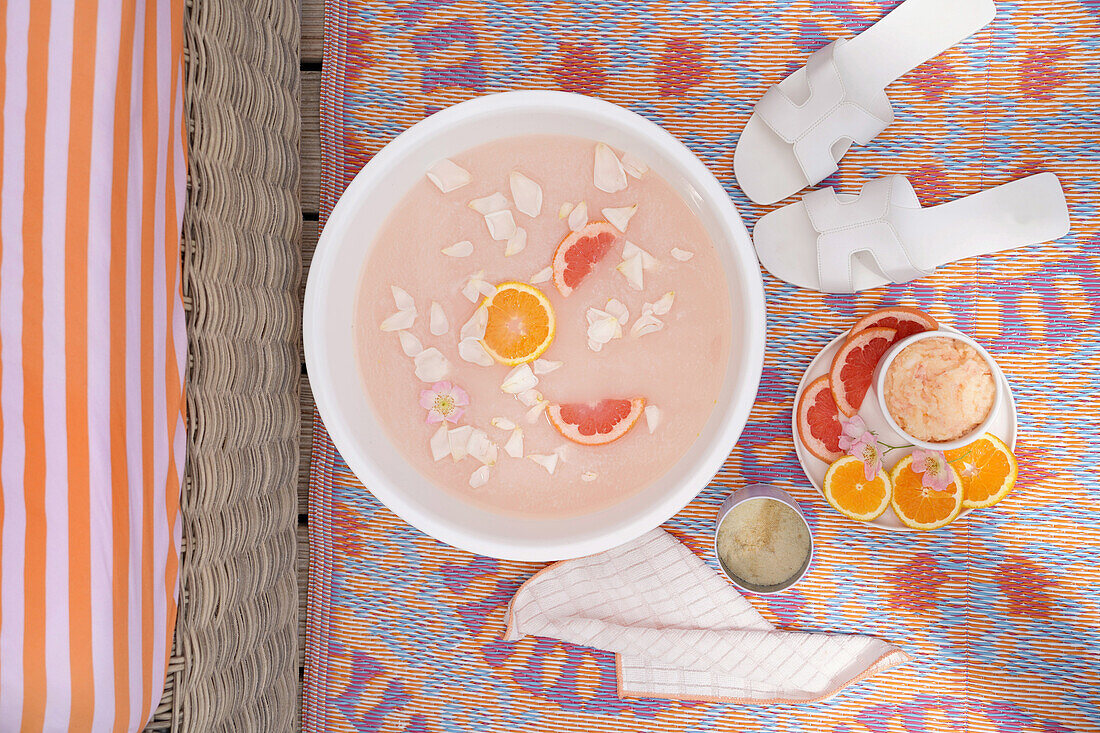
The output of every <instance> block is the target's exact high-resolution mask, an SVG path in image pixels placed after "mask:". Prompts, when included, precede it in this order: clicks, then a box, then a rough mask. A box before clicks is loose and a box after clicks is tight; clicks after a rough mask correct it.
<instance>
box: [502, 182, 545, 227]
mask: <svg viewBox="0 0 1100 733" xmlns="http://www.w3.org/2000/svg"><path fill="white" fill-rule="evenodd" d="M508 185H509V186H511V188H512V201H515V202H516V208H517V209H519V210H520V211H522V212H523V213H524V214H527V216H532V217H534V216H538V215H539V213H540V212H541V211H542V186H540V185H539V184H537V183H535V182H534V181H532V180H531V179H530V178H528V177H527V176H525V175H523V174H522V173H520V172H519V171H512V173H511V175H509V176H508Z"/></svg>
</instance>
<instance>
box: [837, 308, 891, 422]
mask: <svg viewBox="0 0 1100 733" xmlns="http://www.w3.org/2000/svg"><path fill="white" fill-rule="evenodd" d="M896 336H897V331H895V330H894V329H892V328H868V329H864V330H863V331H860V332H859V333H857V334H853V335H851V336H849V337H848V339H847V340H846V341H845V342H844V344H843V345H842V346H841V347H840V350H839V351H837V352H836V356H834V357H833V364H832V366H831V367H830V369H829V386H830V387H831V388H832V390H833V399H834V400H836V406H837V408H838V409H839V410H840V411H841V412H842V413H844V414H845V415H847V416H848V417H851V416H852V415H855V414H856V413H858V412H859V408H860V406H861V405H862V404H863V398H864V397H866V396H867V390H868V389H870V388H871V378H872V376H873V375H874V373H875V367H876V366H878V362H879V359H881V358H882V355H883V354H885V353H886V350H887V349H889V348H890V346H891V345H893V343H894V339H895V338H896Z"/></svg>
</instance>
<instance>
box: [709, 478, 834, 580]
mask: <svg viewBox="0 0 1100 733" xmlns="http://www.w3.org/2000/svg"><path fill="white" fill-rule="evenodd" d="M746 501H778V502H779V503H781V504H786V505H787V506H789V507H790V508H792V509H794V510H795V511H796V512H798V516H799V517H801V518H802V523H803V524H805V525H806V533H807V534H808V535H809V536H810V554H809V555H807V556H806V562H805V563H804V564H803V565H802V567H801V568H800V569H799V571H798V572H797V573H795V574H794V575H792V576H791V577H790V578H789V579H787V580H786V581H784V582H783V583H780V584H779V585H768V586H759V585H752V584H750V583H748V582H746V581H745V580H744V579H743V578H740V577H738V576H737V575H736V574H734V573H733V572H732V571H730V569H729V568H727V567H726V564H725V563H724V562H722V556H721V555H720V554H719V553H718V530H719V529H721V527H722V520H723V519H725V518H726V515H727V514H729V513H730V512H731V511H732V510H733V508H734V507H735V506H737V505H738V504H743V503H745V502H746ZM714 556H715V557H717V558H718V567H720V568H722V572H723V573H725V575H726V577H727V578H729V580H730V582H731V583H733V584H734V585H736V586H737V587H738V588H740V589H741V590H744V591H748V592H749V593H755V594H757V595H772V594H774V593H782V592H783V591H785V590H787V589H789V588H793V587H794V586H795V585H796V584H797V583H798V581H800V580H802V578H803V577H805V575H806V573H807V572H808V571H809V569H810V566H811V565H813V562H814V533H813V530H811V529H810V523H809V522H807V521H806V515H805V514H803V513H802V509H801V508H799V506H798V502H797V501H795V500H794V497H792V496H791V495H790V494H788V493H787V492H786V491H783V490H782V489H777V488H775V487H774V486H769V485H767V484H750V485H749V486H746V487H745V488H743V489H738V490H737V491H735V492H733V493H732V494H730V495H729V496H727V497H726V500H725V501H724V502H722V506H721V507H720V508H719V509H718V514H717V516H715V518H714Z"/></svg>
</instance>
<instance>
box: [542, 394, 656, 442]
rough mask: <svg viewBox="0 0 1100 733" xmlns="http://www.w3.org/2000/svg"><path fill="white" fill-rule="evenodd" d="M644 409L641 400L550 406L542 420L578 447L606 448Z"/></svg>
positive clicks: (625, 432) (642, 398)
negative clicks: (579, 445)
mask: <svg viewBox="0 0 1100 733" xmlns="http://www.w3.org/2000/svg"><path fill="white" fill-rule="evenodd" d="M644 410H645V398H644V397H635V398H634V399H632V400H600V401H599V402H596V403H583V402H582V403H575V404H568V405H558V404H554V405H550V407H548V408H547V409H546V417H547V418H549V420H550V424H551V425H553V426H554V427H555V428H557V430H558V432H559V433H561V434H562V435H563V436H564V437H566V438H568V439H569V440H571V441H573V442H574V443H580V444H581V445H606V444H607V443H612V442H614V441H616V440H618V439H619V438H621V437H623V436H624V435H626V434H627V433H628V432H630V429H631V428H632V427H634V425H635V424H637V422H638V418H640V417H641V416H642V412H643V411H644Z"/></svg>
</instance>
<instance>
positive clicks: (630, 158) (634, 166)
mask: <svg viewBox="0 0 1100 733" xmlns="http://www.w3.org/2000/svg"><path fill="white" fill-rule="evenodd" d="M623 169H624V170H626V172H627V174H628V175H631V176H633V177H634V178H641V177H642V176H643V175H645V173H646V171H648V170H649V166H648V165H646V162H645V161H644V160H642V159H641V158H639V157H638V156H637V155H635V154H634V153H631V152H629V151H628V152H625V153H623Z"/></svg>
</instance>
